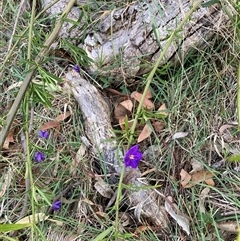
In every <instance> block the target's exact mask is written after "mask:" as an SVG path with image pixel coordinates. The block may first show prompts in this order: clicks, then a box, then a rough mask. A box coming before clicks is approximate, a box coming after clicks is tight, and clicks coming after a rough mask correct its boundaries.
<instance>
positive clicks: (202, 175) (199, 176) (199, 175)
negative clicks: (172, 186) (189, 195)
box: [184, 171, 214, 188]
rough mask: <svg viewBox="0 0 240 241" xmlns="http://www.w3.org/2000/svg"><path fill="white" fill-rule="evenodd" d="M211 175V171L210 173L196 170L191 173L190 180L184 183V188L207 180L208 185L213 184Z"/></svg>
mask: <svg viewBox="0 0 240 241" xmlns="http://www.w3.org/2000/svg"><path fill="white" fill-rule="evenodd" d="M212 177H213V173H211V172H209V171H200V172H196V173H194V174H192V178H191V180H190V182H189V183H188V184H187V185H185V186H184V188H190V187H193V186H195V185H196V184H198V183H200V182H203V181H204V182H206V183H207V182H209V183H210V184H209V185H214V182H213V180H212ZM207 184H208V183H207Z"/></svg>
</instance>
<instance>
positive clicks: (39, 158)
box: [33, 151, 45, 162]
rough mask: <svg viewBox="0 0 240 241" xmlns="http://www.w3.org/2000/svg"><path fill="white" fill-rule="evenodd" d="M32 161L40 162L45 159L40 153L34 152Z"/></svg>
mask: <svg viewBox="0 0 240 241" xmlns="http://www.w3.org/2000/svg"><path fill="white" fill-rule="evenodd" d="M33 159H34V160H35V161H37V162H41V161H43V160H44V159H45V155H44V153H42V152H40V151H36V152H35V154H34V158H33Z"/></svg>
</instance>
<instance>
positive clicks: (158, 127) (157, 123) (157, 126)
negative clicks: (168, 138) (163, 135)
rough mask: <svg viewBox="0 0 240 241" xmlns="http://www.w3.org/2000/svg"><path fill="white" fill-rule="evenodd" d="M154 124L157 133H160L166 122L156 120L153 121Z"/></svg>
mask: <svg viewBox="0 0 240 241" xmlns="http://www.w3.org/2000/svg"><path fill="white" fill-rule="evenodd" d="M152 126H153V128H154V130H155V131H156V132H157V133H159V132H160V131H161V130H163V129H164V127H165V124H164V122H162V121H155V122H153V123H152Z"/></svg>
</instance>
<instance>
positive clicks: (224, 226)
mask: <svg viewBox="0 0 240 241" xmlns="http://www.w3.org/2000/svg"><path fill="white" fill-rule="evenodd" d="M216 224H217V227H218V228H220V229H221V230H224V231H227V232H231V233H237V232H238V222H229V221H227V222H222V223H216Z"/></svg>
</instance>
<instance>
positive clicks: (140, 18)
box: [45, 0, 234, 83]
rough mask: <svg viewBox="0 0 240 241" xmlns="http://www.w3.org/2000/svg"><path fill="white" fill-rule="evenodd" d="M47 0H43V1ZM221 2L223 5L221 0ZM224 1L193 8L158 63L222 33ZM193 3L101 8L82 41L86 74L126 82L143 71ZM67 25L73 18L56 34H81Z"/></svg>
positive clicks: (152, 0)
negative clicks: (89, 60) (87, 59)
mask: <svg viewBox="0 0 240 241" xmlns="http://www.w3.org/2000/svg"><path fill="white" fill-rule="evenodd" d="M49 1H50V0H45V5H46V4H47V3H48V2H49ZM50 2H51V1H50ZM66 2H67V0H61V1H60V2H58V5H57V4H55V5H54V6H53V7H52V8H51V9H50V10H49V12H50V13H51V14H56V13H57V12H59V11H60V10H61V9H62V8H63V6H64V4H66ZM203 2H208V1H203ZM81 4H82V3H81ZM221 4H222V5H224V4H225V3H224V1H222V3H221ZM56 5H57V7H56ZM222 5H220V4H214V5H211V6H209V7H207V6H204V5H203V6H201V7H200V8H199V9H198V10H197V11H196V12H194V14H193V15H192V17H191V19H190V20H189V21H188V23H187V24H186V25H185V27H184V28H183V29H182V31H181V32H179V37H178V38H177V39H176V41H175V42H174V43H172V44H171V46H170V48H169V49H168V51H167V53H166V56H165V59H164V60H163V61H162V63H161V64H164V63H167V62H174V61H178V62H179V60H181V59H182V58H183V57H184V56H185V55H186V54H187V52H188V51H189V50H191V49H193V48H198V47H199V46H200V45H202V44H205V45H206V44H207V42H208V41H209V40H210V39H211V38H212V37H213V36H214V35H216V33H219V32H223V31H224V29H225V28H226V27H227V25H228V24H229V18H228V17H227V16H226V14H225V13H224V12H223V10H222V7H221V6H222ZM191 6H192V1H190V0H181V1H176V0H162V1H159V0H145V1H138V2H136V1H135V2H133V3H131V4H128V5H126V7H124V8H121V9H116V10H113V11H111V12H109V13H107V12H105V13H104V14H102V15H101V16H99V17H98V18H97V19H98V20H99V21H97V19H96V25H94V26H93V27H89V29H88V30H87V31H88V33H87V35H86V38H85V40H84V43H83V44H82V45H80V46H81V47H83V48H84V49H85V51H86V52H87V54H88V56H89V57H90V58H92V59H93V61H94V62H93V64H92V66H91V67H90V68H89V70H88V71H89V73H90V74H96V73H97V74H98V75H101V76H107V77H109V76H111V77H114V80H115V81H122V80H125V82H127V83H128V82H131V81H133V80H134V78H135V77H136V76H139V75H142V74H143V73H147V72H148V71H149V69H150V68H151V66H152V65H153V64H154V63H155V62H156V60H157V59H158V57H159V55H160V54H161V50H162V49H163V48H164V46H165V44H166V42H167V39H168V37H169V35H170V34H171V33H172V31H174V29H175V28H176V26H177V25H178V23H180V22H181V20H182V19H183V18H184V17H185V15H186V13H187V12H188V11H189V9H190V8H191ZM224 7H225V8H227V9H228V11H229V12H233V11H234V10H233V9H232V8H231V7H230V6H229V5H226V6H224ZM71 14H72V15H70V18H73V19H74V20H77V18H78V16H79V14H80V10H79V9H78V8H74V9H73V10H72V13H71ZM70 27H71V23H66V24H65V26H64V28H63V29H62V32H61V34H60V35H61V36H62V37H67V38H69V37H70V38H73V39H74V38H75V39H76V38H79V35H81V32H78V30H77V29H74V30H73V31H72V32H69V31H68V30H69V29H70Z"/></svg>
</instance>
